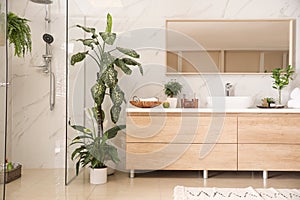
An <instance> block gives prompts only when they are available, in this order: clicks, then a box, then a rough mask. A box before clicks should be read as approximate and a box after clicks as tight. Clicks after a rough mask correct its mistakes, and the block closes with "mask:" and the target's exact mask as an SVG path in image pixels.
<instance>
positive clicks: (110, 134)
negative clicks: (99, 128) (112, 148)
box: [104, 125, 126, 139]
mask: <svg viewBox="0 0 300 200" xmlns="http://www.w3.org/2000/svg"><path fill="white" fill-rule="evenodd" d="M125 128H126V125H119V126H115V127H113V128H110V129H109V130H107V131H105V133H104V135H105V136H106V137H107V138H108V139H111V138H114V137H115V136H116V135H117V133H118V132H119V131H120V130H122V129H125Z"/></svg>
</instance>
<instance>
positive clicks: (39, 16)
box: [9, 0, 66, 168]
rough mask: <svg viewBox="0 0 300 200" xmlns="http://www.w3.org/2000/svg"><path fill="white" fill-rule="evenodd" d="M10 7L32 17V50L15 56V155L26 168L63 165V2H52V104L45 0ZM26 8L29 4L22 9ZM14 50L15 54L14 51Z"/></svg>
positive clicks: (11, 136) (15, 2)
mask: <svg viewBox="0 0 300 200" xmlns="http://www.w3.org/2000/svg"><path fill="white" fill-rule="evenodd" d="M9 3H10V9H11V10H12V11H14V12H16V13H18V14H19V15H20V16H24V17H26V18H27V19H30V21H31V22H30V27H31V32H32V40H33V42H32V53H31V55H30V54H29V55H27V56H26V57H25V58H24V59H23V58H16V57H13V56H11V63H10V68H11V70H12V112H13V114H12V131H11V132H10V140H11V141H10V144H11V145H10V147H9V149H10V154H11V157H12V158H11V159H12V160H14V161H15V162H20V163H22V164H23V165H24V167H25V168H40V167H42V168H63V167H64V148H65V147H64V146H65V145H64V144H65V143H64V135H65V118H66V116H65V100H66V99H65V97H66V88H65V87H66V86H65V85H66V84H65V83H66V75H65V71H66V70H65V51H64V50H63V49H62V48H61V47H62V45H63V43H64V42H65V11H64V10H63V7H62V3H63V1H62V2H60V1H54V3H53V5H52V6H51V31H50V32H51V34H52V35H53V36H54V42H53V45H52V48H53V60H52V66H53V71H54V73H55V75H56V105H55V109H54V110H53V111H50V110H49V74H45V73H43V72H42V70H41V69H40V68H38V67H35V66H37V65H42V64H43V58H42V55H43V54H44V53H45V43H44V41H43V40H42V35H43V34H44V33H45V21H44V18H45V6H44V5H41V4H35V3H32V2H30V1H27V0H26V1H17V0H13V1H10V2H9ZM24 8H25V9H24ZM11 55H12V54H11Z"/></svg>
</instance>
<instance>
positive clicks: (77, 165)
mask: <svg viewBox="0 0 300 200" xmlns="http://www.w3.org/2000/svg"><path fill="white" fill-rule="evenodd" d="M79 166H80V160H78V161H77V163H76V176H78V174H79Z"/></svg>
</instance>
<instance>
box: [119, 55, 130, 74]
mask: <svg viewBox="0 0 300 200" xmlns="http://www.w3.org/2000/svg"><path fill="white" fill-rule="evenodd" d="M115 64H116V66H117V67H119V68H120V69H121V70H122V71H123V72H124V73H125V74H127V75H131V73H132V70H131V69H130V68H129V67H128V66H127V65H126V64H125V63H124V62H123V61H122V60H120V59H116V60H115Z"/></svg>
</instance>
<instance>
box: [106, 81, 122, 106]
mask: <svg viewBox="0 0 300 200" xmlns="http://www.w3.org/2000/svg"><path fill="white" fill-rule="evenodd" d="M109 93H110V94H109V95H110V98H111V100H112V102H113V104H114V105H115V106H121V104H122V103H123V101H124V99H125V95H124V92H123V91H122V90H121V88H120V87H119V86H118V85H116V86H115V87H114V88H110V92H109Z"/></svg>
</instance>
